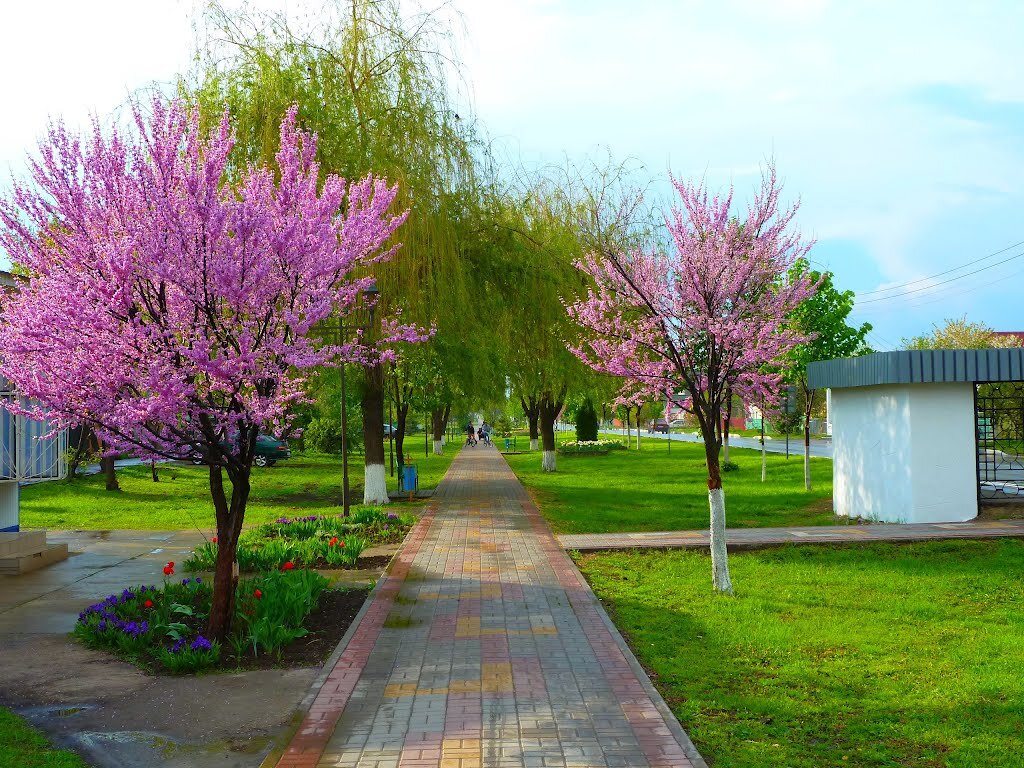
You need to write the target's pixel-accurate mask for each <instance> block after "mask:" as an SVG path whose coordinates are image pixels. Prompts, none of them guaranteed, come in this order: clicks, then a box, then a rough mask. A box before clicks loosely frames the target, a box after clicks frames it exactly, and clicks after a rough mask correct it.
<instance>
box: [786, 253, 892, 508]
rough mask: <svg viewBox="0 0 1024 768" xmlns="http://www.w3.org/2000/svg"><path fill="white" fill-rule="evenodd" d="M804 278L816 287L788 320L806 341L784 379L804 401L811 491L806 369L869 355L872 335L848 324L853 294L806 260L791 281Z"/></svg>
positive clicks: (810, 399) (810, 401) (810, 397)
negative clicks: (868, 340) (832, 361)
mask: <svg viewBox="0 0 1024 768" xmlns="http://www.w3.org/2000/svg"><path fill="white" fill-rule="evenodd" d="M801 276H803V277H804V278H805V279H806V280H807V281H809V282H810V283H812V284H814V285H817V286H818V289H817V291H815V293H814V294H812V295H811V296H808V297H807V298H806V299H804V300H803V301H802V302H800V304H799V306H797V308H796V309H795V310H793V312H792V313H791V314H790V316H789V320H790V323H791V324H792V326H793V329H794V330H795V331H796V332H797V333H799V334H800V335H802V336H805V337H806V338H807V340H806V341H804V342H803V343H802V344H797V345H796V346H795V347H794V348H793V349H792V350H791V351H790V352H789V354H788V355H787V358H788V362H789V366H790V367H789V373H788V374H787V378H788V380H789V381H790V382H792V383H793V384H795V385H796V386H797V387H798V389H799V392H800V395H801V398H802V400H803V406H804V407H803V411H804V419H803V421H804V489H805V490H808V491H809V490H811V413H812V412H813V411H814V396H815V390H813V389H811V388H810V387H809V386H808V384H807V365H808V364H809V363H814V362H817V361H819V360H834V359H836V358H840V357H852V356H854V355H865V354H868V353H869V352H871V351H872V350H871V348H870V347H868V346H867V344H866V342H865V339H866V338H867V335H868V333H869V332H870V331H871V324H870V323H863V324H861V325H859V326H852V325H850V324H849V322H848V320H849V317H850V312H852V311H853V304H854V293H853V291H840V290H839V289H838V288H836V287H835V285H833V283H832V273H831V272H825V273H822V272H819V271H817V270H812V269H811V268H810V264H809V263H808V261H807V260H806V259H800V260H798V261H797V262H796V263H795V264H794V265H793V269H792V271H791V274H790V279H791V280H794V279H799V278H800V277H801Z"/></svg>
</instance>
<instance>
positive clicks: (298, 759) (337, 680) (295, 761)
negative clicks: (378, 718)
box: [277, 504, 437, 768]
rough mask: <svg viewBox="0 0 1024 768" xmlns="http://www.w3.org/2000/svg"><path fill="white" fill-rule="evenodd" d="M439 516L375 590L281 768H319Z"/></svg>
mask: <svg viewBox="0 0 1024 768" xmlns="http://www.w3.org/2000/svg"><path fill="white" fill-rule="evenodd" d="M436 512H437V508H436V507H435V506H434V505H433V504H432V505H431V506H430V509H429V510H428V511H427V513H426V514H425V515H423V517H422V518H420V521H419V522H418V523H417V524H416V526H415V527H414V528H413V529H412V531H410V532H409V536H408V538H406V540H405V545H404V546H403V547H402V549H401V551H400V552H399V553H398V556H397V557H396V558H395V560H394V561H393V562H392V564H391V568H390V569H389V570H388V572H387V575H386V577H385V579H384V581H383V583H381V584H379V585H378V587H377V589H376V590H374V593H373V596H372V598H371V600H372V602H371V604H370V607H369V608H368V609H367V611H366V612H365V613H364V614H363V617H362V619H360V621H359V625H358V626H357V627H356V630H355V632H354V633H353V634H352V636H351V637H350V639H349V642H348V645H347V646H346V647H345V650H344V651H342V654H341V657H340V658H339V659H338V661H337V663H336V664H335V665H334V668H333V669H332V670H331V672H330V674H329V675H328V676H327V680H325V681H324V684H323V685H322V686H321V687H320V690H319V691H318V692H317V695H316V698H315V699H314V700H313V704H312V706H310V708H309V711H308V712H306V715H305V717H304V718H303V720H302V724H301V725H300V726H299V729H298V731H297V732H296V733H295V735H294V736H293V737H292V739H291V741H290V742H289V744H288V747H287V749H285V752H284V754H283V755H282V756H281V758H280V760H278V761H277V768H316V764H317V763H318V762H319V761H320V757H321V756H322V755H323V753H324V751H325V750H326V749H327V743H328V742H329V741H330V738H331V735H332V734H333V733H334V728H335V726H336V725H337V724H338V720H339V718H340V717H341V713H342V711H343V710H344V709H345V705H346V704H347V703H348V700H349V697H350V696H351V695H352V691H353V690H354V689H355V686H356V682H357V681H358V680H359V676H360V675H361V674H362V671H363V667H365V666H366V662H367V660H368V659H369V657H370V652H371V651H372V650H373V644H374V643H375V642H377V637H378V635H380V631H381V629H382V628H383V626H384V621H385V620H386V619H387V617H388V614H389V613H390V612H391V608H392V606H393V605H394V602H395V597H396V596H397V595H398V592H399V590H400V589H401V588H402V584H403V583H404V582H405V577H406V576H407V575H408V573H409V569H410V568H411V567H412V563H413V561H414V560H415V559H416V553H417V552H419V549H420V546H421V545H422V544H423V540H424V539H425V538H426V536H427V532H428V531H429V530H430V524H431V523H432V522H433V520H434V515H435V514H436Z"/></svg>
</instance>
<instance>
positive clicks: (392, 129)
mask: <svg viewBox="0 0 1024 768" xmlns="http://www.w3.org/2000/svg"><path fill="white" fill-rule="evenodd" d="M207 22H208V30H209V35H208V38H209V39H208V42H207V43H206V47H205V49H204V50H203V52H202V54H201V56H200V58H199V64H198V65H197V68H196V71H195V72H194V74H193V76H191V77H190V78H189V79H188V80H187V81H186V82H185V83H184V89H185V91H186V92H188V93H190V94H191V95H193V96H194V97H195V98H196V99H197V100H198V101H199V102H201V103H206V104H216V105H223V104H225V103H227V104H228V105H229V106H230V108H231V110H232V114H233V115H235V116H236V118H237V132H238V144H239V146H241V147H244V148H245V151H247V152H248V159H251V160H266V159H267V158H268V157H269V153H271V152H272V151H273V146H274V144H273V139H274V133H273V129H274V126H275V125H277V124H278V123H279V122H280V116H281V115H283V114H284V113H285V111H286V110H287V109H288V108H289V106H290V105H291V104H297V105H298V107H299V120H300V122H301V125H302V127H303V128H304V129H305V130H308V131H312V132H315V133H316V134H317V136H318V139H319V143H318V157H317V159H318V161H319V163H320V167H321V169H322V170H323V172H324V173H335V174H338V175H340V176H343V177H346V178H361V177H362V176H364V175H365V174H366V173H368V172H371V171H373V172H374V173H377V174H381V175H385V176H387V177H388V178H389V179H391V180H392V181H394V182H396V183H397V184H398V188H399V190H400V192H399V196H398V199H397V200H396V201H395V205H396V207H398V208H399V209H401V210H405V209H408V210H409V211H410V215H409V218H408V220H407V223H406V226H405V227H404V229H403V231H402V233H401V244H402V247H401V249H400V250H399V251H398V255H397V257H396V258H395V259H394V260H393V261H392V263H389V264H386V265H379V266H376V267H374V269H373V275H374V277H375V278H376V280H377V287H378V289H379V299H378V314H379V315H382V316H389V315H391V314H392V311H393V310H394V309H395V308H397V307H399V306H400V307H402V309H403V315H402V318H403V321H404V322H412V323H416V324H419V325H421V326H431V325H433V326H434V327H435V328H436V335H435V342H434V343H441V342H443V340H444V339H446V338H448V339H457V338H460V337H464V335H465V332H466V330H467V329H466V322H465V319H464V318H463V317H460V312H461V311H463V308H464V306H465V297H466V296H467V295H468V293H469V285H470V283H469V280H468V277H467V273H468V268H467V266H466V259H465V254H464V252H463V248H464V247H465V246H464V241H465V227H466V219H467V213H468V212H471V211H472V210H473V209H474V207H475V206H474V204H473V201H474V200H475V198H476V196H477V192H476V188H475V184H476V182H475V163H476V157H475V154H474V153H475V151H476V147H477V146H478V142H477V138H476V134H475V128H474V125H473V121H472V120H470V119H468V116H466V117H464V116H462V115H460V114H459V111H460V110H458V109H457V108H455V107H454V106H453V104H454V100H453V93H452V87H451V85H452V83H451V78H450V76H449V73H450V72H451V71H452V67H451V63H452V62H453V61H454V57H453V56H452V54H451V51H452V47H451V45H450V40H451V38H450V33H449V30H448V27H447V25H446V24H445V20H444V19H443V18H442V17H441V16H439V15H436V14H431V13H424V14H418V15H413V16H406V15H403V14H402V13H401V12H400V9H399V3H398V2H397V0H334V2H329V3H328V4H327V5H326V6H325V7H324V8H323V9H322V10H321V11H319V12H318V14H317V15H316V17H315V18H314V19H311V20H308V21H305V22H303V21H301V20H300V21H298V22H296V21H295V20H294V19H287V18H286V17H285V16H284V15H283V14H273V13H270V14H255V13H244V12H243V13H235V12H232V11H228V10H226V9H225V8H224V7H223V6H221V5H219V4H214V5H213V6H212V7H211V9H210V10H209V12H208V14H207ZM462 111H463V113H464V114H465V110H462ZM366 331H367V332H368V333H372V332H376V331H379V329H373V328H369V327H368V328H367V329H366ZM391 373H393V371H385V370H382V369H379V368H375V367H369V368H366V369H365V370H364V372H363V377H362V381H361V382H359V383H358V386H359V387H360V391H361V394H362V398H361V401H362V417H363V429H364V441H365V451H366V454H365V455H366V459H365V482H364V502H365V503H374V504H376V503H385V502H387V501H388V496H387V488H386V479H385V478H386V475H385V467H384V440H383V423H384V387H385V380H386V378H387V377H388V376H389V375H390V374H391ZM392 384H394V382H392Z"/></svg>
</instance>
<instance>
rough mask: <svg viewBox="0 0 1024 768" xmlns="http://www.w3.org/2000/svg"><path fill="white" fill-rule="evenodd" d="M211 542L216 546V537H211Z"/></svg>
mask: <svg viewBox="0 0 1024 768" xmlns="http://www.w3.org/2000/svg"><path fill="white" fill-rule="evenodd" d="M211 541H212V542H213V543H214V544H216V543H217V537H216V536H214V537H213V538H212V539H211Z"/></svg>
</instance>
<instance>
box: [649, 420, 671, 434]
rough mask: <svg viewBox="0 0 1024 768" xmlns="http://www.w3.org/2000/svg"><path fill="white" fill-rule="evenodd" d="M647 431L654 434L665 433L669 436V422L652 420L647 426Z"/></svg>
mask: <svg viewBox="0 0 1024 768" xmlns="http://www.w3.org/2000/svg"><path fill="white" fill-rule="evenodd" d="M647 431H648V432H652V433H653V432H663V433H664V434H666V435H667V434H668V432H669V429H668V422H667V421H665V420H664V419H651V422H650V424H648V425H647Z"/></svg>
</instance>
